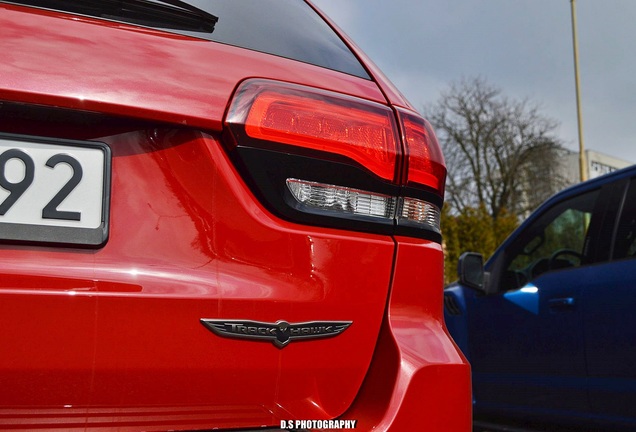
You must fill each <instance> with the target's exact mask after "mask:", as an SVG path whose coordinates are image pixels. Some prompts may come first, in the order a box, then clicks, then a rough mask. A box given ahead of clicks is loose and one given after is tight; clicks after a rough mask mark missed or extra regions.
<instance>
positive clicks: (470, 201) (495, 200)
mask: <svg viewBox="0 0 636 432" xmlns="http://www.w3.org/2000/svg"><path fill="white" fill-rule="evenodd" d="M425 111H426V117H427V118H428V119H429V121H430V122H431V123H432V124H433V126H434V128H435V131H436V133H437V136H438V139H439V142H440V144H441V146H442V149H443V151H444V157H445V158H446V165H447V167H448V181H447V185H446V187H447V198H448V202H449V203H450V204H451V207H452V208H453V209H454V210H455V211H459V212H462V211H464V210H465V209H467V208H477V207H480V206H484V207H485V208H486V209H487V210H488V212H489V214H490V216H491V217H492V219H493V220H495V221H496V220H497V218H498V217H499V215H500V214H501V213H502V211H504V210H506V211H508V212H512V213H513V214H516V215H519V216H524V215H525V214H526V213H527V212H528V211H529V210H531V209H533V208H535V207H536V206H537V205H538V204H539V203H541V202H542V201H543V200H544V199H546V198H547V197H548V196H550V195H551V194H552V193H554V192H555V191H557V190H559V189H561V188H562V187H563V186H564V183H563V178H562V176H561V175H560V174H559V172H560V160H561V157H562V152H563V147H562V145H561V142H560V140H559V139H558V138H557V137H556V136H555V135H554V131H555V129H556V127H557V123H556V122H555V121H554V120H551V119H549V118H547V117H544V116H543V115H541V114H540V113H539V109H538V107H537V106H536V105H533V104H531V103H530V102H529V101H527V100H521V101H517V100H511V99H509V98H506V97H505V96H503V95H502V93H501V90H499V89H498V88H496V87H493V86H491V85H489V84H488V83H487V82H486V81H485V80H483V79H480V78H473V79H470V80H466V79H464V80H462V81H460V82H458V83H453V84H451V85H450V87H449V89H448V90H447V91H446V92H444V93H443V94H442V96H441V97H440V99H439V100H438V101H437V103H436V104H434V105H432V106H431V107H429V108H428V109H426V110H425Z"/></svg>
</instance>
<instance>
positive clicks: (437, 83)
mask: <svg viewBox="0 0 636 432" xmlns="http://www.w3.org/2000/svg"><path fill="white" fill-rule="evenodd" d="M314 3H315V4H316V5H317V6H318V7H320V8H321V9H322V10H323V11H325V12H326V13H327V15H329V16H330V17H331V18H332V19H333V20H334V21H335V22H336V24H337V25H338V26H340V27H341V28H342V29H343V30H344V31H345V33H347V34H348V35H349V36H351V37H352V38H353V40H354V41H355V42H356V43H357V44H358V45H359V46H360V47H361V48H362V49H363V50H364V51H365V52H366V54H367V55H369V56H370V57H371V59H372V60H373V61H374V62H375V63H376V64H377V65H378V66H380V68H381V69H382V70H383V71H384V73H385V74H386V75H387V76H388V77H389V78H390V79H391V80H392V81H393V82H394V83H395V84H396V85H397V87H398V88H399V89H400V90H401V91H402V93H404V95H405V96H406V98H407V99H408V100H409V101H410V102H411V103H412V104H413V105H414V106H415V107H416V108H418V109H419V110H420V111H421V110H422V108H423V107H424V106H425V105H427V104H429V103H431V102H435V101H436V100H437V99H438V98H439V97H440V93H441V91H443V90H444V89H446V88H447V87H448V84H449V83H450V82H451V81H458V80H460V79H461V78H462V77H466V78H471V77H477V76H479V77H482V78H485V79H486V80H487V81H488V82H489V84H491V85H494V86H496V87H498V88H500V89H501V90H502V92H503V93H504V94H505V95H507V96H509V97H511V98H515V99H523V98H529V99H531V100H532V101H533V102H535V103H537V104H539V105H540V106H541V112H542V113H543V114H544V115H546V116H548V117H551V118H553V119H555V120H557V121H558V122H559V123H560V127H559V129H558V130H557V134H558V136H559V137H560V138H561V139H562V140H563V141H564V143H565V146H566V147H567V148H568V149H571V150H577V151H578V135H577V122H576V94H575V86H574V61H573V56H572V23H571V14H570V1H569V0H314ZM576 9H577V18H578V40H579V57H580V63H579V64H580V74H581V94H582V109H583V133H584V139H585V147H586V149H590V150H595V151H599V152H602V153H606V154H609V155H611V156H614V157H618V158H621V159H626V160H628V161H631V162H636V0H577V1H576Z"/></svg>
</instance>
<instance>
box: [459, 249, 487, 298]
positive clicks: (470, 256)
mask: <svg viewBox="0 0 636 432" xmlns="http://www.w3.org/2000/svg"><path fill="white" fill-rule="evenodd" d="M457 275H458V276H459V282H460V283H461V284H462V285H465V286H467V287H469V288H473V289H476V290H479V291H481V292H486V289H485V286H484V276H485V273H484V257H482V256H481V254H478V253H475V252H464V253H463V254H462V255H461V256H460V257H459V262H458V264H457Z"/></svg>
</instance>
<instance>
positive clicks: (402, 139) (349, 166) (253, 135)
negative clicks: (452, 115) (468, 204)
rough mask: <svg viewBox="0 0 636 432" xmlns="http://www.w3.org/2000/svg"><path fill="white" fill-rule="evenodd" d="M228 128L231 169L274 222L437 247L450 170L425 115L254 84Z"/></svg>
mask: <svg viewBox="0 0 636 432" xmlns="http://www.w3.org/2000/svg"><path fill="white" fill-rule="evenodd" d="M398 122H399V123H398ZM398 125H399V126H398ZM226 126H227V128H228V131H229V134H228V135H227V136H226V138H228V139H227V140H226V142H227V144H228V151H229V154H230V156H231V157H232V159H233V161H234V163H235V164H236V165H237V167H238V169H239V170H240V171H241V173H242V175H243V177H244V178H245V180H246V182H247V183H248V184H249V186H250V188H251V189H252V190H253V191H254V193H255V194H256V196H257V197H258V198H259V200H260V201H261V202H262V203H263V204H264V205H265V206H267V207H268V208H269V209H270V210H271V211H273V212H274V213H276V214H277V215H279V216H281V217H283V218H286V219H288V220H291V221H294V222H300V223H310V224H315V225H322V226H331V227H340V228H347V229H354V230H361V231H370V232H378V233H385V234H405V235H415V236H418V237H426V238H431V239H435V240H437V241H439V239H440V237H439V209H440V207H441V204H442V200H443V193H444V181H445V175H446V169H445V166H444V159H443V157H442V154H441V151H440V149H439V144H438V143H437V140H436V139H435V135H434V134H433V132H432V130H431V128H430V125H428V123H427V122H426V121H425V120H424V119H422V118H421V117H420V116H419V115H417V114H415V113H413V112H410V111H406V110H404V109H397V110H395V111H394V110H393V109H391V108H389V107H387V106H385V105H381V104H378V103H375V102H370V101H367V100H363V99H359V98H355V97H351V96H346V95H342V94H339V93H333V92H329V91H325V90H319V89H314V88H309V87H304V86H299V85H293V84H285V83H280V82H276V81H269V80H260V79H254V80H248V81H245V82H244V83H243V84H242V85H241V86H240V87H239V88H238V90H237V92H236V94H235V96H234V99H233V100H232V103H231V105H230V109H229V111H228V115H227V118H226Z"/></svg>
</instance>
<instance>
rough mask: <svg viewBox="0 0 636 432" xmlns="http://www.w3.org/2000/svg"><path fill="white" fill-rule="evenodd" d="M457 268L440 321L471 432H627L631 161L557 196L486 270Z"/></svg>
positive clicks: (634, 296)
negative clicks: (457, 352)
mask: <svg viewBox="0 0 636 432" xmlns="http://www.w3.org/2000/svg"><path fill="white" fill-rule="evenodd" d="M458 267H459V268H458V273H459V282H458V283H456V284H454V285H451V286H449V287H447V288H446V290H445V292H444V294H445V297H444V300H445V319H446V324H447V327H448V329H449V331H450V333H451V335H452V336H453V337H454V339H455V341H456V343H457V345H458V346H459V347H460V348H461V350H462V351H463V352H464V354H465V355H466V357H467V358H468V360H469V361H470V362H471V364H472V373H473V377H472V379H473V401H474V418H475V424H476V425H477V426H482V427H487V428H488V430H496V429H497V427H498V426H505V427H506V428H510V427H513V426H514V427H520V426H521V427H524V428H525V427H531V426H534V425H535V424H536V425H540V424H543V427H544V428H546V427H547V428H548V430H552V429H551V428H552V427H553V425H566V426H568V427H575V428H577V429H576V430H592V431H606V430H631V431H634V430H636V165H635V166H632V167H630V168H626V169H624V170H621V171H617V172H614V173H612V174H609V175H606V176H603V177H599V178H597V179H594V180H591V181H588V182H585V183H582V184H579V185H577V186H574V187H571V188H569V189H567V190H565V191H563V192H561V193H559V194H557V195H555V196H554V197H552V198H551V199H549V200H548V201H546V202H545V203H544V204H543V205H542V206H541V207H540V208H539V209H537V210H536V211H535V212H534V213H533V214H532V215H531V216H530V217H529V218H528V219H527V220H526V221H525V222H524V223H523V224H522V225H521V226H520V227H519V228H518V229H517V230H516V231H515V232H514V233H513V234H512V235H511V236H510V237H509V238H508V239H507V240H506V241H505V242H504V243H503V244H502V245H501V246H500V247H499V248H498V250H497V251H496V252H495V253H494V254H493V256H492V257H491V258H490V259H489V260H488V262H487V263H486V264H485V265H483V260H482V257H481V256H480V255H478V254H474V253H465V254H463V255H462V257H461V258H460V262H459V266H458ZM504 430H510V429H504Z"/></svg>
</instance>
